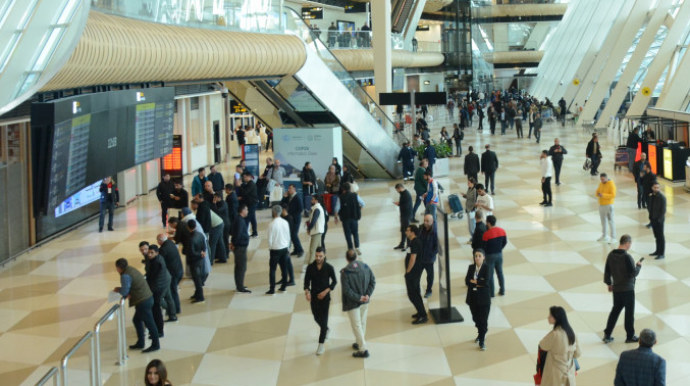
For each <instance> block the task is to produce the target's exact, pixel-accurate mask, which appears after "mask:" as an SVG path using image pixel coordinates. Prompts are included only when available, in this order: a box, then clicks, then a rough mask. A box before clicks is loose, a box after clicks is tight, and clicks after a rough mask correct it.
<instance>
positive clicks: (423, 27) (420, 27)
mask: <svg viewBox="0 0 690 386" xmlns="http://www.w3.org/2000/svg"><path fill="white" fill-rule="evenodd" d="M428 30H429V25H428V24H419V25H418V26H417V31H428Z"/></svg>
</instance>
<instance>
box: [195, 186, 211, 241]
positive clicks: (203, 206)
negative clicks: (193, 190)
mask: <svg viewBox="0 0 690 386" xmlns="http://www.w3.org/2000/svg"><path fill="white" fill-rule="evenodd" d="M190 208H191V209H192V210H193V211H194V212H195V214H196V222H197V223H199V225H201V228H203V230H204V233H206V237H208V235H209V233H211V204H210V203H209V202H208V201H206V200H204V197H203V196H202V195H198V196H196V197H195V198H194V199H193V200H192V204H191V206H190Z"/></svg>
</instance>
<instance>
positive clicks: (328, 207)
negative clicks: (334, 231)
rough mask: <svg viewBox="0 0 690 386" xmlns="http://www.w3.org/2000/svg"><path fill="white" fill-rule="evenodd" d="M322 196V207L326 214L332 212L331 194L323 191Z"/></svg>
mask: <svg viewBox="0 0 690 386" xmlns="http://www.w3.org/2000/svg"><path fill="white" fill-rule="evenodd" d="M321 197H323V209H324V210H325V211H326V213H328V214H333V203H332V200H333V195H332V194H329V193H324V194H322V195H321Z"/></svg>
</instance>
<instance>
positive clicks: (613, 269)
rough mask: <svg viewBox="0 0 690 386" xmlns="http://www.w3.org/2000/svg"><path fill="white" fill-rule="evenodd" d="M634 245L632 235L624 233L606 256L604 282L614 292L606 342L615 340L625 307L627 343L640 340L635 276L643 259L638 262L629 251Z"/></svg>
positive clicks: (605, 337) (605, 331)
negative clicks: (616, 327) (614, 333)
mask: <svg viewBox="0 0 690 386" xmlns="http://www.w3.org/2000/svg"><path fill="white" fill-rule="evenodd" d="M631 246H632V237H630V235H623V236H622V237H621V239H620V245H619V246H618V248H616V249H614V250H613V251H611V252H610V253H609V255H608V257H607V258H606V267H605V269H604V283H605V284H606V285H607V286H608V289H609V292H613V308H611V313H610V314H609V318H608V322H607V323H606V329H605V330H604V338H603V339H602V340H603V341H604V343H610V342H613V337H612V336H611V333H612V332H613V329H614V327H615V326H616V322H617V321H618V316H620V314H621V311H623V308H625V332H626V334H627V337H626V339H625V343H636V342H638V341H639V340H640V338H638V337H637V336H636V335H635V278H636V277H637V275H639V274H640V270H641V269H642V261H643V260H644V258H642V259H640V261H638V262H637V263H635V260H634V259H633V258H632V256H630V254H629V253H628V251H629V250H630V247H631Z"/></svg>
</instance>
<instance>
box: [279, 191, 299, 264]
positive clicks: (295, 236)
mask: <svg viewBox="0 0 690 386" xmlns="http://www.w3.org/2000/svg"><path fill="white" fill-rule="evenodd" d="M282 203H285V204H287V206H288V214H289V215H290V216H291V217H292V222H290V223H289V225H290V241H292V248H293V249H292V253H291V254H290V256H297V257H302V256H304V249H303V248H302V243H301V242H300V240H299V228H300V225H301V223H302V211H303V210H304V205H303V202H302V196H300V195H299V194H298V193H297V189H296V188H295V185H293V184H290V185H289V186H288V191H287V193H286V195H285V197H283V199H282V200H281V204H282Z"/></svg>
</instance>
